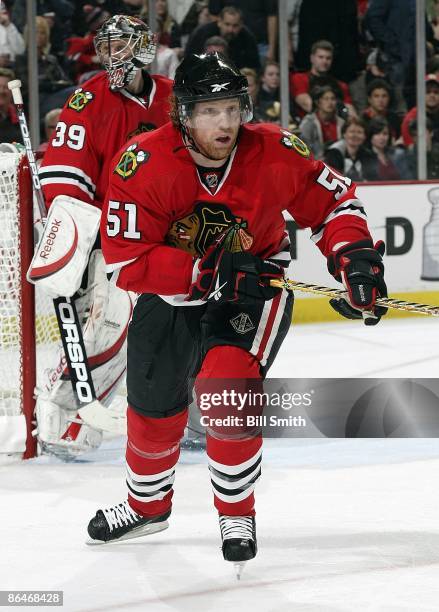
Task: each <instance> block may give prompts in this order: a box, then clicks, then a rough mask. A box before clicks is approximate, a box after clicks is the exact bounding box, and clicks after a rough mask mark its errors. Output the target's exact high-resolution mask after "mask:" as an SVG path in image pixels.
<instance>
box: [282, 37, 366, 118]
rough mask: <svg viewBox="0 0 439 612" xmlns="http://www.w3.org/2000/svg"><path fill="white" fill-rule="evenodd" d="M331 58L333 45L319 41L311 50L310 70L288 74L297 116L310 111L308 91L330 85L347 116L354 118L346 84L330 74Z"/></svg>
mask: <svg viewBox="0 0 439 612" xmlns="http://www.w3.org/2000/svg"><path fill="white" fill-rule="evenodd" d="M333 58H334V46H333V44H332V43H330V42H329V41H328V40H319V41H317V42H315V43H314V44H313V46H312V48H311V56H310V61H311V70H309V71H308V72H295V73H294V72H293V73H291V74H290V93H291V97H292V98H293V100H294V102H295V104H296V106H297V109H296V110H297V113H298V115H299V116H301V117H303V115H304V114H305V113H310V112H311V111H312V99H311V95H310V91H311V90H312V89H313V88H314V87H316V86H323V85H330V86H331V87H332V88H333V90H334V91H335V92H336V96H337V100H338V101H339V102H340V103H342V104H344V105H345V106H346V108H347V111H348V114H349V116H356V114H357V113H356V111H355V109H354V107H353V106H352V98H351V95H350V93H349V88H348V86H347V84H346V83H343V81H338V80H337V79H336V78H335V77H334V76H332V75H331V74H330V70H331V66H332V61H333Z"/></svg>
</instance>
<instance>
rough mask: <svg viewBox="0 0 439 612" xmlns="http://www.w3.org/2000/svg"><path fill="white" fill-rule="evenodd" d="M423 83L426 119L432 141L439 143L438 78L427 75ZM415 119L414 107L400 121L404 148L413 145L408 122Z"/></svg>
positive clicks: (434, 75)
mask: <svg viewBox="0 0 439 612" xmlns="http://www.w3.org/2000/svg"><path fill="white" fill-rule="evenodd" d="M425 81H426V96H425V110H426V113H427V117H428V119H429V120H430V122H431V128H432V133H433V141H439V77H438V76H437V75H436V74H427V76H426V77H425ZM416 118H417V108H416V106H415V107H413V108H412V109H411V110H409V112H408V113H407V114H406V116H405V117H404V119H403V121H402V126H401V134H402V137H403V142H404V145H405V146H406V147H408V146H411V145H412V144H413V138H412V136H411V134H410V130H409V126H410V122H411V121H413V119H416Z"/></svg>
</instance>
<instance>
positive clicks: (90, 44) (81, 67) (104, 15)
mask: <svg viewBox="0 0 439 612" xmlns="http://www.w3.org/2000/svg"><path fill="white" fill-rule="evenodd" d="M84 13H85V23H86V24H87V27H88V32H87V34H86V35H85V36H83V37H79V36H72V37H70V38H68V39H67V52H66V55H67V59H68V60H69V62H71V64H72V71H73V73H74V75H75V81H76V82H78V81H79V80H80V77H81V75H82V74H86V73H87V75H88V76H89V77H91V76H92V74H91V73H92V72H93V71H97V70H100V69H101V65H100V62H99V59H98V57H97V55H96V50H95V47H94V39H95V36H96V32H97V31H98V30H99V28H100V27H101V25H102V24H103V23H104V22H105V21H106V20H107V19H108V18H109V17H110V13H109V12H108V11H106V10H105V9H103V8H100V7H98V6H95V7H92V6H91V5H86V6H85V7H84Z"/></svg>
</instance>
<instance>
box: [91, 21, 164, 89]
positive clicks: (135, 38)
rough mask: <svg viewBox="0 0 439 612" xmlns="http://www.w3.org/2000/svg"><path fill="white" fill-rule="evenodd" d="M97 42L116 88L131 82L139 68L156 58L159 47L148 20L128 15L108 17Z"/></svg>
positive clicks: (95, 41) (102, 59) (98, 34)
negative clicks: (146, 21)
mask: <svg viewBox="0 0 439 612" xmlns="http://www.w3.org/2000/svg"><path fill="white" fill-rule="evenodd" d="M94 44H95V49H96V54H97V56H98V58H99V61H100V62H101V64H102V65H103V66H104V68H105V70H106V71H107V72H108V78H109V82H110V89H111V90H113V91H115V90H116V91H117V90H118V89H122V88H123V87H126V86H127V85H129V84H130V83H132V82H133V80H134V78H135V76H136V74H137V72H138V71H139V70H140V69H141V68H142V67H144V66H146V65H148V64H150V63H151V62H152V61H153V59H154V57H155V53H156V47H157V45H156V42H155V37H154V34H153V33H152V31H151V30H150V29H149V27H148V26H147V25H146V23H144V22H143V21H141V20H140V19H137V18H136V17H129V16H127V15H114V16H113V17H111V18H110V19H108V20H107V21H106V22H105V23H104V25H103V26H102V27H101V28H100V30H99V31H98V33H97V34H96V37H95V40H94Z"/></svg>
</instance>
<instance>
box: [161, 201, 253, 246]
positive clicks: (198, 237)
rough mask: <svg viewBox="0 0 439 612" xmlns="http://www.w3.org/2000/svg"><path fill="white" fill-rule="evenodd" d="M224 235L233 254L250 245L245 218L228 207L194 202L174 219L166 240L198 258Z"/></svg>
mask: <svg viewBox="0 0 439 612" xmlns="http://www.w3.org/2000/svg"><path fill="white" fill-rule="evenodd" d="M223 234H225V238H224V242H223V245H224V247H225V248H226V249H227V250H228V251H231V252H232V253H237V252H240V251H248V250H249V249H250V247H251V246H252V244H253V236H252V235H251V234H250V233H249V232H248V231H247V221H245V220H244V219H242V218H241V217H235V215H233V213H232V212H231V210H230V208H229V207H228V206H226V205H225V204H211V203H210V202H197V203H196V204H195V207H194V210H193V212H192V213H191V214H190V215H187V216H186V217H183V218H182V219H178V221H174V223H173V224H172V226H171V228H170V230H169V232H168V235H167V243H168V244H170V245H171V246H174V247H177V248H179V249H181V250H183V251H186V252H187V253H190V254H191V255H194V256H198V257H200V256H203V255H204V254H205V252H206V251H207V249H208V248H209V247H210V246H211V244H213V242H214V241H215V240H217V239H218V238H219V236H221V235H223Z"/></svg>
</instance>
